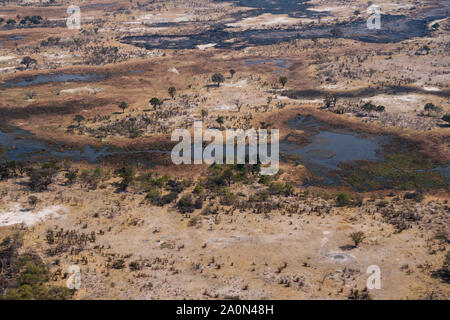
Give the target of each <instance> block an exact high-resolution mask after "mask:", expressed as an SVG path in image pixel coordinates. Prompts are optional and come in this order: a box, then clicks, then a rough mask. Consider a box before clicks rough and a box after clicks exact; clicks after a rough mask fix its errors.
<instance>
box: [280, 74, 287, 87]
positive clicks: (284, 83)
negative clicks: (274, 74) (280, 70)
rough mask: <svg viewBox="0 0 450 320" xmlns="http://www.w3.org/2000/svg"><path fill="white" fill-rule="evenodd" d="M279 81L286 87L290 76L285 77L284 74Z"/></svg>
mask: <svg viewBox="0 0 450 320" xmlns="http://www.w3.org/2000/svg"><path fill="white" fill-rule="evenodd" d="M279 82H280V83H281V85H282V86H283V88H284V86H285V85H286V83H287V82H288V78H287V77H284V76H282V77H280V79H279Z"/></svg>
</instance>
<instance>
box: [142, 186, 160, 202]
mask: <svg viewBox="0 0 450 320" xmlns="http://www.w3.org/2000/svg"><path fill="white" fill-rule="evenodd" d="M145 199H147V200H148V201H150V203H152V204H154V205H159V204H160V201H161V191H159V190H158V189H156V188H154V189H152V190H150V191H149V192H148V193H147V195H146V196H145Z"/></svg>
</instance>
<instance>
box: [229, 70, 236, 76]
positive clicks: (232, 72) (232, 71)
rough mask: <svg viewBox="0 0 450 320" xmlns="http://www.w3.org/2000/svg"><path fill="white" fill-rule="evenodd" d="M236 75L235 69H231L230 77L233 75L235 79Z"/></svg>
mask: <svg viewBox="0 0 450 320" xmlns="http://www.w3.org/2000/svg"><path fill="white" fill-rule="evenodd" d="M235 73H236V71H234V70H233V69H231V70H230V75H231V78H233V77H234V74H235Z"/></svg>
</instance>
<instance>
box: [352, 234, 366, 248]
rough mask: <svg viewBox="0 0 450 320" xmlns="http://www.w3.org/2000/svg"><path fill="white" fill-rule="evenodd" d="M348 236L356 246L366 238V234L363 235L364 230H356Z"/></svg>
mask: <svg viewBox="0 0 450 320" xmlns="http://www.w3.org/2000/svg"><path fill="white" fill-rule="evenodd" d="M350 238H351V239H352V241H353V242H354V243H355V247H356V248H357V247H358V246H359V245H360V244H361V243H362V242H363V240H364V239H365V238H366V236H365V235H364V232H362V231H357V232H353V233H351V234H350Z"/></svg>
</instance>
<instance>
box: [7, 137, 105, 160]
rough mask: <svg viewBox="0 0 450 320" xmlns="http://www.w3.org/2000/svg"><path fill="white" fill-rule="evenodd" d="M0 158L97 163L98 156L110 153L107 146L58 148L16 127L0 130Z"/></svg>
mask: <svg viewBox="0 0 450 320" xmlns="http://www.w3.org/2000/svg"><path fill="white" fill-rule="evenodd" d="M0 147H2V149H0V159H1V158H4V159H7V160H8V161H12V160H16V161H17V160H37V161H40V160H50V159H51V158H69V159H72V160H74V161H81V160H86V161H87V162H89V163H97V162H98V159H99V158H100V157H104V156H107V155H110V154H111V152H110V151H108V147H104V148H102V149H100V150H97V149H95V148H93V147H92V146H90V145H86V146H85V147H84V149H82V150H64V151H60V150H58V147H59V146H56V145H55V146H52V145H50V144H48V143H46V142H44V141H40V140H37V139H34V138H33V136H32V135H31V134H30V133H28V132H27V131H24V130H20V129H16V130H14V131H13V132H10V133H6V132H3V131H1V130H0Z"/></svg>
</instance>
